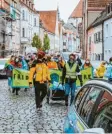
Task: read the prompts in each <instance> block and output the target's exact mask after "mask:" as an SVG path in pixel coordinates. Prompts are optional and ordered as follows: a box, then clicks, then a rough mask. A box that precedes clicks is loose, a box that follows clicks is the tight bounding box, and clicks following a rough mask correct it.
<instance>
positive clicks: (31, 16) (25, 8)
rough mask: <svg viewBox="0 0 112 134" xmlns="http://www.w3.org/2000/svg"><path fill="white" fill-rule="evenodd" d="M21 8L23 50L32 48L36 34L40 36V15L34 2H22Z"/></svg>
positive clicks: (27, 0) (22, 0)
mask: <svg viewBox="0 0 112 134" xmlns="http://www.w3.org/2000/svg"><path fill="white" fill-rule="evenodd" d="M20 6H21V48H22V49H24V50H25V48H26V47H30V46H31V43H32V38H33V36H34V34H35V33H36V34H38V35H39V14H38V13H37V11H36V10H35V9H34V2H33V0H20Z"/></svg>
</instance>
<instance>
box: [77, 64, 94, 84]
mask: <svg viewBox="0 0 112 134" xmlns="http://www.w3.org/2000/svg"><path fill="white" fill-rule="evenodd" d="M81 75H82V81H83V84H85V83H86V82H87V81H88V80H89V79H91V78H93V68H92V67H90V68H87V69H84V70H81ZM76 85H77V86H80V81H79V79H78V77H77V81H76Z"/></svg>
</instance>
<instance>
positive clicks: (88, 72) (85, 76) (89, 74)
mask: <svg viewBox="0 0 112 134" xmlns="http://www.w3.org/2000/svg"><path fill="white" fill-rule="evenodd" d="M50 74H51V75H53V74H57V75H58V76H59V81H58V80H57V79H55V81H56V82H61V81H62V72H61V71H59V70H52V69H51V70H50ZM81 75H82V81H83V84H85V83H86V82H87V81H88V80H89V79H90V78H93V68H92V67H90V68H87V69H83V70H81ZM51 79H52V78H51ZM53 79H54V78H53ZM76 85H77V86H80V81H79V79H78V76H77V81H76Z"/></svg>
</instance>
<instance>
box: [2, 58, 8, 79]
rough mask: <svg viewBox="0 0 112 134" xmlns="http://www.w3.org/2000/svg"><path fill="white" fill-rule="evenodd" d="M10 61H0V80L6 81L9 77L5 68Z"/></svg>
mask: <svg viewBox="0 0 112 134" xmlns="http://www.w3.org/2000/svg"><path fill="white" fill-rule="evenodd" d="M8 60H9V59H7V58H6V59H5V58H4V59H0V79H6V78H7V76H6V72H5V70H4V67H5V63H6V62H7V61H8Z"/></svg>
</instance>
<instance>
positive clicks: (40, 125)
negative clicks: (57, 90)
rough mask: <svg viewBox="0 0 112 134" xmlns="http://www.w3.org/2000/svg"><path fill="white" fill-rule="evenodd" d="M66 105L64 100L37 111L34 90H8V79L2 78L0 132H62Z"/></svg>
mask: <svg viewBox="0 0 112 134" xmlns="http://www.w3.org/2000/svg"><path fill="white" fill-rule="evenodd" d="M65 112H66V107H65V106H64V103H63V102H60V103H54V102H53V103H51V104H50V105H48V104H46V101H44V106H43V109H42V112H37V111H36V107H35V98H34V92H33V90H32V91H30V90H28V91H27V92H24V90H23V89H21V91H20V92H19V96H16V95H14V94H12V93H11V92H10V91H8V86H7V81H5V80H0V132H1V133H4V132H5V133H50V132H51V133H56V132H57V133H60V132H63V122H64V116H65Z"/></svg>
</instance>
